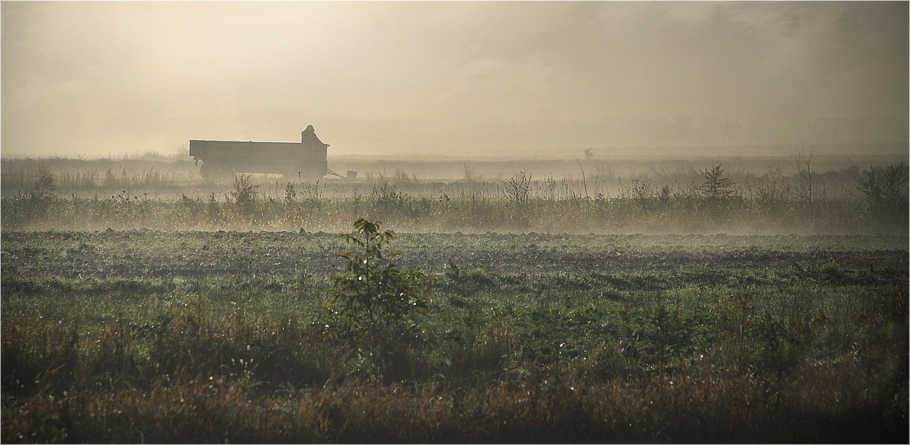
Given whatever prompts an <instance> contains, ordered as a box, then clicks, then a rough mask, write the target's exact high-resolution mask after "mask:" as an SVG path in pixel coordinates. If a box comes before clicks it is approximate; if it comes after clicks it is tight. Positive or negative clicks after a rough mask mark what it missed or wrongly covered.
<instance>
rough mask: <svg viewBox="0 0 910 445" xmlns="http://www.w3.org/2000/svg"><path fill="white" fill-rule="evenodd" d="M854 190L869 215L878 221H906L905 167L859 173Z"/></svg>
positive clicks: (896, 166)
mask: <svg viewBox="0 0 910 445" xmlns="http://www.w3.org/2000/svg"><path fill="white" fill-rule="evenodd" d="M856 182H857V185H856V188H857V189H858V190H859V192H860V193H861V194H862V199H863V201H865V203H866V205H867V206H868V208H869V213H870V214H871V215H872V216H873V217H874V218H877V219H879V220H880V221H889V222H903V223H904V224H906V221H907V209H908V197H907V166H906V165H904V163H903V162H901V163H900V164H897V165H889V166H887V167H882V168H875V167H869V169H868V170H863V171H861V172H859V175H858V176H857V177H856Z"/></svg>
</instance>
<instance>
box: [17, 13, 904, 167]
mask: <svg viewBox="0 0 910 445" xmlns="http://www.w3.org/2000/svg"><path fill="white" fill-rule="evenodd" d="M0 14H2V52H0V55H2V63H0V67H2V145H0V148H2V153H3V154H4V155H19V156H23V155H24V156H45V155H53V154H58V155H74V154H84V155H89V156H95V155H106V154H108V153H113V154H118V153H135V152H141V151H146V150H152V151H159V152H163V153H171V152H174V151H175V149H176V148H177V147H180V146H182V145H185V144H186V143H187V141H188V140H190V139H219V140H262V141H295V140H297V139H298V138H299V134H300V131H301V130H303V129H304V128H305V127H306V126H307V125H308V124H312V125H314V126H315V128H316V132H317V134H318V135H319V136H320V138H322V140H323V141H325V142H326V143H329V144H331V147H330V148H329V151H330V154H370V155H383V154H389V155H401V154H420V155H440V156H458V155H477V154H490V153H498V154H501V155H503V156H508V155H526V154H530V153H534V154H549V155H559V154H560V153H571V154H575V153H580V151H581V150H582V149H584V148H586V147H592V146H593V147H607V146H628V147H634V146H665V147H685V146H693V145H710V144H775V143H801V142H815V140H814V139H812V138H820V139H819V142H824V140H823V139H824V138H825V137H829V136H825V135H824V134H823V133H824V131H828V130H825V129H824V128H821V127H820V126H819V125H815V126H814V127H813V125H814V123H815V122H817V119H824V118H863V119H867V120H868V119H872V120H874V121H875V124H874V125H873V127H874V128H877V129H879V130H880V131H879V130H876V132H875V136H874V137H875V138H878V139H879V140H874V141H866V142H901V141H906V140H907V121H908V26H907V25H908V5H907V3H906V2H885V3H869V2H858V3H846V2H806V3H803V2H799V3H787V2H783V3H778V2H774V3H770V2H757V3H743V2H729V3H725V2H722V3H692V2H680V3H676V2H660V3H645V2H631V3H613V2H582V3H569V2H555V3H540V2H529V3H523V2H504V3H487V2H470V3H461V2H459V3H449V2H442V3H436V2H427V3H424V2H406V3H386V2H379V3H372V2H368V3H359V2H326V3H321V2H278V3H271V2H270V3H259V2H251V3H243V2H224V3H222V2H202V3H189V2H148V3H134V2H101V3H82V2H59V3H43V2H3V3H2V11H0ZM876 125H877V126H876ZM820 128H821V129H820ZM655 129H657V130H655ZM659 129H663V130H660V131H658V130H659ZM662 131H663V132H662ZM813 131H814V132H815V133H813ZM819 132H821V133H819ZM838 137H841V136H838ZM829 139H830V137H829ZM827 142H843V140H839V139H832V140H827ZM756 154H760V153H756Z"/></svg>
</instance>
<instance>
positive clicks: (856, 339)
mask: <svg viewBox="0 0 910 445" xmlns="http://www.w3.org/2000/svg"><path fill="white" fill-rule="evenodd" d="M907 242H908V240H907V237H906V236H902V235H897V236H884V235H883V236H869V235H853V236H797V235H789V236H729V235H710V236H697V235H689V236H679V235H663V236H656V235H655V236H646V235H637V236H634V235H628V236H594V235H587V236H585V235H545V234H512V235H509V234H495V233H490V234H478V235H461V234H426V233H424V234H416V233H415V234H408V233H402V234H399V236H398V237H397V238H396V239H395V241H394V242H393V243H392V245H391V248H393V249H395V250H398V251H400V252H401V256H400V257H399V258H398V259H397V261H398V263H399V264H400V265H401V266H402V267H408V268H419V269H421V270H423V271H425V272H426V273H427V274H429V276H431V277H432V278H434V283H433V284H432V285H431V286H430V288H429V289H428V291H427V295H426V296H427V297H428V298H429V307H428V308H427V310H426V311H425V312H423V313H421V314H418V315H416V316H415V317H414V318H413V323H414V324H413V326H410V327H409V328H408V329H405V330H402V331H400V332H394V333H388V335H385V336H382V337H379V338H372V339H369V340H361V341H351V339H350V338H346V337H345V336H343V335H341V334H340V333H339V331H338V330H337V329H335V328H334V327H333V326H327V325H326V324H325V318H324V316H323V315H321V314H324V312H322V310H323V306H324V304H325V303H326V301H327V300H328V299H329V297H330V295H331V290H330V289H331V286H332V284H331V281H330V280H329V276H330V275H332V274H337V273H339V272H340V271H341V269H342V267H343V265H344V261H343V260H342V259H341V258H338V256H337V254H338V253H341V252H342V251H344V250H345V248H346V247H345V245H344V244H343V242H342V241H341V240H339V239H338V238H337V237H336V236H335V235H334V234H328V233H322V234H320V233H306V234H301V233H292V232H194V231H191V232H167V231H148V230H139V231H104V232H63V231H52V232H10V231H5V232H4V233H3V235H2V248H3V256H2V268H3V269H2V295H3V311H2V329H3V331H2V338H3V347H2V354H3V355H2V365H3V366H2V370H3V371H2V372H3V376H2V378H3V380H2V384H3V411H2V416H3V417H2V425H3V432H2V439H3V441H4V442H60V441H65V442H141V441H146V442H216V441H217V442H221V441H229V442H336V441H341V442H384V441H392V442H478V441H479V442H591V441H593V442H684V441H689V442H693V441H694V442H717V441H720V442H742V441H763V442H802V441H813V442H816V441H818V442H829V441H838V442H839V441H850V442H906V441H907V431H908V420H907V419H908V417H907V408H908V392H907V381H908V378H907V367H908V364H907V351H908V343H907V340H908V327H907V288H908V284H907V268H908V266H907Z"/></svg>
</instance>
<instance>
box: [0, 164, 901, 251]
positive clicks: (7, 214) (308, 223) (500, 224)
mask: <svg viewBox="0 0 910 445" xmlns="http://www.w3.org/2000/svg"><path fill="white" fill-rule="evenodd" d="M579 165H581V164H580V163H579ZM806 165H810V166H811V164H806ZM889 172H890V173H889ZM876 173H877V174H876ZM889 175H890V176H889ZM6 178H7V176H6V175H4V180H6ZM34 178H35V179H34V183H33V184H32V186H31V187H30V188H28V189H26V190H24V191H20V192H19V193H18V194H17V195H15V196H7V197H4V198H3V200H2V210H3V212H2V224H3V227H4V229H10V230H74V229H78V230H104V229H107V228H113V229H117V230H120V229H134V228H147V229H156V230H251V229H263V230H279V231H282V230H300V229H303V230H306V231H338V230H343V229H344V227H345V226H346V224H348V222H349V221H351V220H354V219H357V218H359V217H367V218H369V219H373V220H381V221H384V222H386V224H387V225H389V226H391V227H394V228H396V229H397V230H402V231H417V232H454V231H465V232H486V231H509V232H514V231H517V232H530V231H536V232H551V233H552V232H556V233H560V232H567V233H716V232H726V233H757V234H771V233H804V234H808V233H879V232H886V233H892V232H893V233H901V232H906V230H907V227H908V226H907V209H908V206H907V166H906V165H905V164H902V163H901V164H894V165H891V166H886V167H878V168H877V167H869V168H867V169H859V168H856V167H854V168H853V169H846V170H840V171H829V172H824V173H818V172H812V171H811V169H809V168H807V167H805V166H803V167H799V169H798V170H797V172H796V173H795V174H793V175H790V176H787V175H785V174H783V173H782V172H781V170H780V169H776V170H774V169H772V170H769V171H768V172H766V173H764V174H763V175H760V176H756V175H754V174H746V173H743V172H729V171H727V170H726V169H724V167H723V165H722V164H716V165H714V166H713V167H712V168H711V169H708V168H706V169H703V170H698V171H695V170H690V171H676V172H673V173H668V172H663V173H660V172H656V171H655V172H653V174H650V175H640V176H638V177H635V178H634V179H631V180H628V179H625V180H624V179H622V178H617V177H615V176H612V175H611V173H609V172H605V171H601V172H600V173H594V174H592V175H591V176H585V177H583V178H582V179H570V178H563V179H555V178H553V177H545V178H536V177H534V176H533V175H532V174H531V173H529V172H527V171H525V170H520V171H517V172H515V173H513V174H511V175H509V176H505V177H503V178H501V179H496V180H490V179H483V178H477V177H476V175H474V174H472V173H471V171H470V169H469V167H468V166H467V164H466V165H465V173H464V178H463V179H462V180H460V181H450V182H444V183H443V182H437V183H422V182H421V181H420V180H419V179H418V178H416V177H415V176H413V175H411V176H408V174H407V173H406V172H403V171H399V172H397V173H396V175H393V176H391V177H385V176H380V177H368V178H365V179H363V180H358V181H331V180H325V179H324V180H321V181H316V182H305V181H299V180H293V179H287V180H285V179H269V178H253V177H252V176H247V175H240V174H238V175H236V177H235V178H234V182H233V184H231V183H226V184H222V185H221V187H222V188H221V189H219V192H218V193H216V192H214V191H213V192H210V193H208V194H200V193H194V192H193V190H197V189H194V188H192V187H189V188H185V187H184V188H181V187H183V186H181V185H180V183H179V182H178V181H175V180H171V179H168V177H167V175H164V174H161V173H160V172H157V171H152V170H148V171H143V172H139V173H136V174H133V175H128V174H126V173H125V172H121V173H120V174H118V173H114V172H110V171H108V172H107V173H105V179H104V180H103V181H101V180H100V179H92V178H89V179H84V178H83V179H78V178H75V179H74V178H70V177H66V176H59V175H55V174H52V173H50V172H49V171H47V170H41V169H39V170H38V171H37V173H36V174H35V175H34ZM80 181H83V182H86V181H87V182H88V183H93V182H98V181H100V182H103V183H105V184H107V183H111V184H114V185H116V186H117V188H114V189H113V190H114V191H113V192H111V191H110V190H111V189H110V188H109V187H108V188H107V189H98V190H97V191H95V192H94V193H93V194H86V193H83V192H84V190H83V192H80V193H75V192H71V193H69V195H67V194H65V193H66V191H68V190H72V189H73V188H74V187H77V185H78V184H79V183H80ZM238 181H239V182H238ZM870 181H871V182H870ZM74 184H75V185H74ZM207 184H208V185H209V186H212V185H213V184H214V183H207ZM103 190H107V192H106V193H105V194H102V191H103ZM138 190H148V191H145V192H139V191H138ZM165 190H169V191H170V192H169V193H171V195H168V196H173V193H175V192H176V193H180V194H179V197H178V198H176V199H174V198H168V197H161V198H159V197H158V193H159V192H161V191H165ZM181 190H184V191H182V192H181ZM346 190H347V191H346Z"/></svg>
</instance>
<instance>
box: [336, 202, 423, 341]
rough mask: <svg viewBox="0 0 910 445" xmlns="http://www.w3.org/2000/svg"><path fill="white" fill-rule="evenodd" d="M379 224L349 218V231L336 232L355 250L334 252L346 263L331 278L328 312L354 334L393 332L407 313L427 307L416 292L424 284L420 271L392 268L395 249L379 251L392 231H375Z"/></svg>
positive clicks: (407, 315)
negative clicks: (386, 251) (350, 225)
mask: <svg viewBox="0 0 910 445" xmlns="http://www.w3.org/2000/svg"><path fill="white" fill-rule="evenodd" d="M379 226H380V223H379V222H378V221H377V222H369V221H367V220H365V219H363V218H361V219H358V220H357V221H356V222H354V233H342V234H341V235H339V238H342V239H344V240H345V241H347V242H348V243H350V244H352V245H354V246H355V247H356V248H357V251H349V252H344V253H342V254H341V255H340V256H341V257H342V258H345V259H347V260H348V263H347V264H346V265H345V267H344V273H342V274H341V275H332V276H331V279H332V282H333V284H334V286H335V287H334V288H333V289H332V290H331V292H332V293H333V299H332V301H331V303H330V307H329V310H330V313H331V314H332V315H333V316H335V317H337V319H338V321H340V322H341V324H342V326H343V327H344V328H346V329H348V330H352V331H354V332H355V333H361V334H364V333H377V332H391V331H399V330H400V328H402V327H404V324H405V323H406V322H407V321H409V320H410V317H411V315H413V314H415V313H417V312H421V311H423V310H424V309H426V307H427V299H426V298H424V297H423V296H421V295H420V291H421V288H423V287H425V284H426V280H425V279H424V275H423V272H421V271H420V270H418V269H409V270H404V271H402V270H399V269H398V266H397V265H396V264H395V263H394V262H392V261H391V259H390V257H393V256H396V255H398V252H390V253H388V254H386V253H384V252H383V247H385V246H386V245H388V244H389V243H390V242H391V241H392V240H393V239H394V238H395V234H394V233H393V232H392V231H385V232H382V233H380V232H379Z"/></svg>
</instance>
